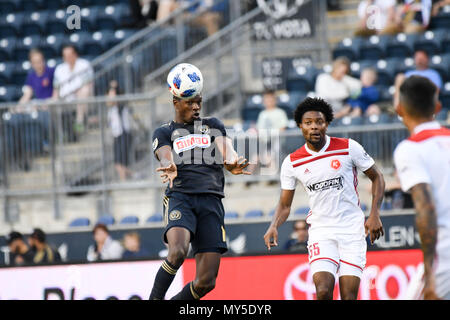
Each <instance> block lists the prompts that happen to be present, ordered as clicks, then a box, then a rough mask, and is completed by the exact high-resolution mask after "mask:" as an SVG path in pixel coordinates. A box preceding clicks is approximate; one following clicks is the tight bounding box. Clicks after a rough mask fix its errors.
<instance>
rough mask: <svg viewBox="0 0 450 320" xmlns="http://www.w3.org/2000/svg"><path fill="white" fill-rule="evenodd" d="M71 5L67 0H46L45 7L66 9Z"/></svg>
mask: <svg viewBox="0 0 450 320" xmlns="http://www.w3.org/2000/svg"><path fill="white" fill-rule="evenodd" d="M68 6H69V5H68V4H67V3H66V0H45V8H46V9H52V10H57V9H63V8H64V9H65V8H66V7H68Z"/></svg>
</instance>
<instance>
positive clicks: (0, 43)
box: [0, 38, 17, 61]
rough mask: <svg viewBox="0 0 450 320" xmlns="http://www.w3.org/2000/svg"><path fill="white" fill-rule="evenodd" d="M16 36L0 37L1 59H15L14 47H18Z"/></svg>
mask: <svg viewBox="0 0 450 320" xmlns="http://www.w3.org/2000/svg"><path fill="white" fill-rule="evenodd" d="M16 42H17V39H16V38H4V39H0V61H7V60H13V59H14V49H15V48H16Z"/></svg>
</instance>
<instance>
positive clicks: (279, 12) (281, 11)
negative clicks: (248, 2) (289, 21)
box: [257, 0, 306, 19]
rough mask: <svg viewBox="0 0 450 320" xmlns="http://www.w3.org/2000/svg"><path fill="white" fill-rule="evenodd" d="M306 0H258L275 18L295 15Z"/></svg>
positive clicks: (267, 12) (267, 13)
mask: <svg viewBox="0 0 450 320" xmlns="http://www.w3.org/2000/svg"><path fill="white" fill-rule="evenodd" d="M305 2H306V0H273V1H271V0H257V3H258V6H259V7H260V8H261V10H262V11H263V12H264V13H265V14H266V15H268V16H271V17H272V18H275V19H280V18H282V17H291V16H293V15H295V14H296V13H297V12H298V9H299V8H300V7H301V6H302V5H303V4H304V3H305Z"/></svg>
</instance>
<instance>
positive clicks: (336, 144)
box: [326, 137, 351, 152]
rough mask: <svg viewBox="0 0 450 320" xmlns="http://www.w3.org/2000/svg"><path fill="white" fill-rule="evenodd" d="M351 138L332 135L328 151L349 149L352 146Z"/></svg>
mask: <svg viewBox="0 0 450 320" xmlns="http://www.w3.org/2000/svg"><path fill="white" fill-rule="evenodd" d="M350 140H351V139H348V138H338V137H330V144H329V146H328V148H327V150H326V152H328V151H335V150H344V149H348V148H349V147H350Z"/></svg>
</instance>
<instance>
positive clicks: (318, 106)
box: [294, 98, 334, 125]
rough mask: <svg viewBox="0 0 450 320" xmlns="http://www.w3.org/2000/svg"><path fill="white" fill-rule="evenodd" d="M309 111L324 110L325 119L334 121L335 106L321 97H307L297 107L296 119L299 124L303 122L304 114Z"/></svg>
mask: <svg viewBox="0 0 450 320" xmlns="http://www.w3.org/2000/svg"><path fill="white" fill-rule="evenodd" d="M308 111H318V112H322V113H323V114H324V116H325V120H326V121H327V122H328V123H330V122H331V121H333V119H334V116H333V108H332V107H331V105H330V104H329V103H328V102H326V101H325V100H323V99H321V98H306V99H305V100H303V101H302V102H301V103H300V104H299V105H298V107H297V109H295V112H294V119H295V122H296V123H297V125H300V123H302V118H303V115H304V114H305V113H306V112H308Z"/></svg>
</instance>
